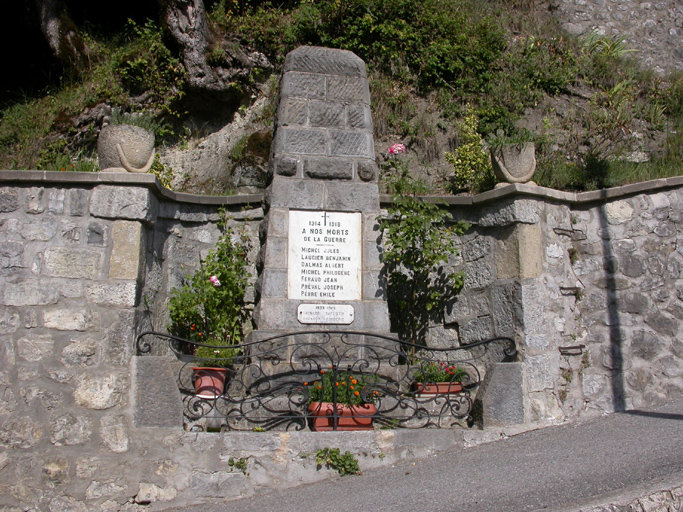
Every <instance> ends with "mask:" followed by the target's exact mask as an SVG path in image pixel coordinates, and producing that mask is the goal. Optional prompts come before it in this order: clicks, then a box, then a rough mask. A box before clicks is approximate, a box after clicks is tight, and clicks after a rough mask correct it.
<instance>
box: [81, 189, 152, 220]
mask: <svg viewBox="0 0 683 512" xmlns="http://www.w3.org/2000/svg"><path fill="white" fill-rule="evenodd" d="M157 209H158V207H157V203H156V200H155V199H154V197H153V196H152V193H151V192H150V191H149V190H148V189H147V188H142V187H140V188H137V187H117V186H112V185H100V186H98V187H95V189H94V190H93V191H92V196H91V198H90V215H92V216H93V217H102V218H105V219H129V220H144V221H147V222H151V221H153V220H154V218H155V217H156V213H157Z"/></svg>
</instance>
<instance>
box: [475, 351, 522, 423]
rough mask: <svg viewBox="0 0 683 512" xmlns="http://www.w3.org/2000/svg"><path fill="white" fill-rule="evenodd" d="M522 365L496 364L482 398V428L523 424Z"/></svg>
mask: <svg viewBox="0 0 683 512" xmlns="http://www.w3.org/2000/svg"><path fill="white" fill-rule="evenodd" d="M523 387H524V377H523V368H522V363H496V364H495V365H493V369H492V371H491V372H490V373H489V382H488V385H487V387H486V393H485V395H484V397H483V398H482V406H483V411H484V412H483V420H484V428H489V427H506V426H513V425H521V424H523V423H524V396H523Z"/></svg>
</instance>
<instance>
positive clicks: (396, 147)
mask: <svg viewBox="0 0 683 512" xmlns="http://www.w3.org/2000/svg"><path fill="white" fill-rule="evenodd" d="M405 152H406V147H405V146H404V145H403V144H392V145H391V146H390V147H389V149H387V153H389V154H390V155H400V154H402V153H405Z"/></svg>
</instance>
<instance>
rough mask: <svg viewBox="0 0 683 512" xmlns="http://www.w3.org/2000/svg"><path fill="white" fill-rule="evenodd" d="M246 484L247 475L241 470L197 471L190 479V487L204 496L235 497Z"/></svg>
mask: <svg viewBox="0 0 683 512" xmlns="http://www.w3.org/2000/svg"><path fill="white" fill-rule="evenodd" d="M245 484H246V476H245V475H243V474H242V473H239V472H237V473H229V472H227V471H216V472H215V473H195V474H193V475H192V478H191V479H190V489H191V490H192V492H194V493H195V494H196V495H197V496H200V497H202V498H234V497H236V496H239V495H240V494H241V493H242V491H243V489H244V487H245Z"/></svg>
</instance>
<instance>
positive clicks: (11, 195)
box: [0, 187, 19, 213]
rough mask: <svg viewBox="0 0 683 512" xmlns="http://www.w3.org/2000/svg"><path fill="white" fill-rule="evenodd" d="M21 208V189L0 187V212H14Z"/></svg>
mask: <svg viewBox="0 0 683 512" xmlns="http://www.w3.org/2000/svg"><path fill="white" fill-rule="evenodd" d="M18 209H19V189H17V188H12V187H2V188H0V213H9V212H14V211H16V210H18Z"/></svg>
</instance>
